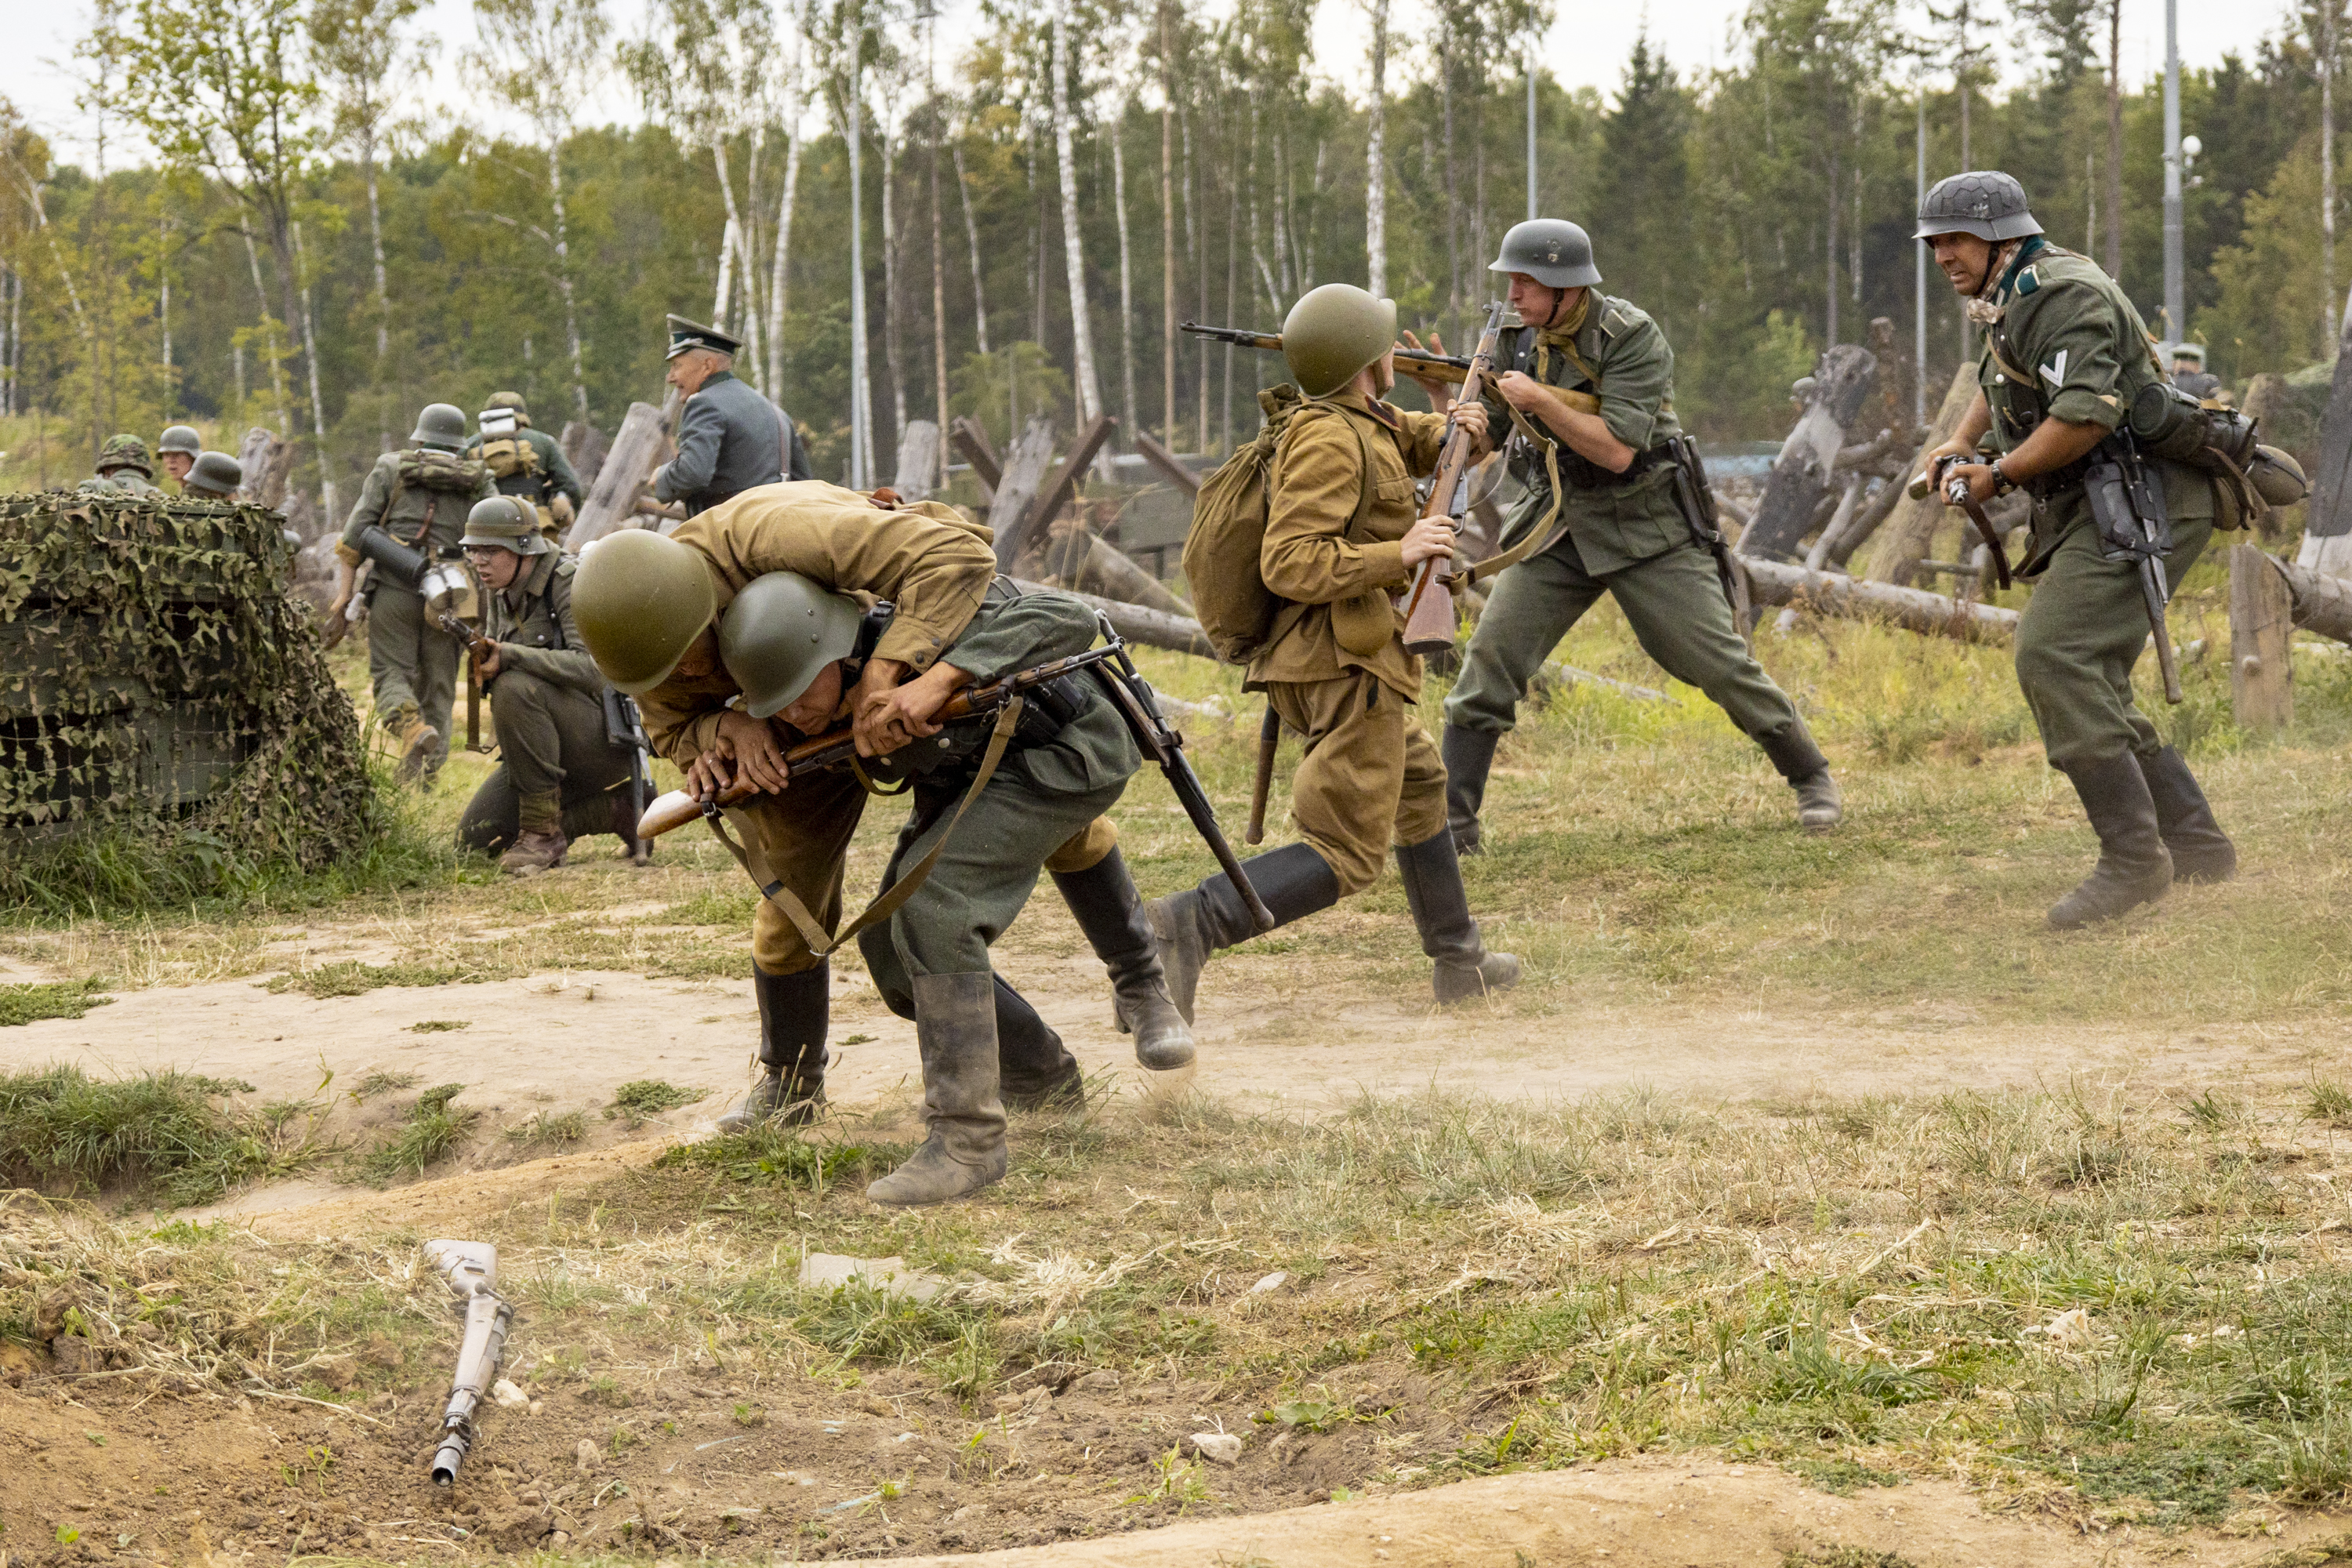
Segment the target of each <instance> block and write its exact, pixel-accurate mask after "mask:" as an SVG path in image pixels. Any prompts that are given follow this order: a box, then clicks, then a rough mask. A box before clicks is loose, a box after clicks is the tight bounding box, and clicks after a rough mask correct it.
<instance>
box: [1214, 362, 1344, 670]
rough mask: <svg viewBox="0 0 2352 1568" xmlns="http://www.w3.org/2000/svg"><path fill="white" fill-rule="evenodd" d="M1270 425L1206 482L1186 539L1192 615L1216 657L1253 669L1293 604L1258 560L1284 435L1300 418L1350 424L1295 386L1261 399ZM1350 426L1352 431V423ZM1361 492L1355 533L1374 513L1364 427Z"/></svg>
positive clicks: (1335, 410)
mask: <svg viewBox="0 0 2352 1568" xmlns="http://www.w3.org/2000/svg"><path fill="white" fill-rule="evenodd" d="M1257 400H1258V405H1259V406H1260V407H1262V408H1264V409H1265V424H1264V425H1263V426H1259V428H1258V433H1257V436H1256V437H1255V439H1253V440H1252V441H1251V442H1250V444H1249V445H1248V446H1246V447H1243V448H1242V449H1241V450H1240V451H1238V452H1235V453H1234V455H1233V456H1232V457H1230V458H1226V459H1225V460H1224V462H1223V463H1222V464H1220V465H1219V466H1218V468H1217V470H1216V471H1215V472H1214V473H1213V474H1211V475H1210V476H1209V477H1208V478H1207V479H1203V480H1202V482H1201V493H1200V494H1199V495H1198V496H1196V497H1194V498H1193V501H1192V531H1191V532H1190V533H1188V534H1186V535H1185V536H1184V558H1183V559H1184V578H1185V581H1186V582H1187V583H1188V584H1190V585H1191V587H1192V613H1193V614H1194V615H1196V616H1199V617H1200V621H1201V630H1202V632H1203V633H1205V634H1206V635H1207V637H1208V639H1209V643H1210V646H1211V647H1214V648H1215V649H1216V650H1217V657H1218V658H1222V659H1223V660H1225V661H1226V662H1227V663H1228V664H1247V663H1248V662H1249V661H1250V659H1251V658H1254V657H1255V655H1256V654H1257V652H1258V650H1259V649H1260V648H1262V647H1265V641H1266V637H1267V635H1268V634H1269V633H1270V632H1271V631H1272V630H1273V627H1274V619H1275V616H1277V615H1279V614H1280V613H1281V611H1282V607H1283V605H1285V604H1286V603H1288V601H1287V600H1285V599H1282V598H1280V597H1278V596H1277V595H1275V594H1274V593H1273V592H1272V591H1271V590H1269V589H1268V588H1267V587H1266V585H1265V575H1264V574H1263V573H1262V571H1261V570H1260V563H1259V556H1260V552H1262V551H1263V550H1264V549H1265V524H1266V517H1267V502H1268V498H1267V494H1266V486H1267V480H1268V478H1269V477H1270V475H1271V474H1272V472H1273V469H1274V457H1275V453H1276V450H1277V449H1278V448H1279V447H1281V445H1282V437H1283V436H1284V435H1285V433H1286V432H1287V431H1288V430H1289V429H1290V427H1291V426H1292V425H1293V424H1294V423H1295V422H1296V421H1297V420H1298V419H1301V418H1304V417H1309V416H1317V415H1329V416H1333V417H1339V418H1344V417H1345V416H1344V415H1341V414H1340V413H1339V409H1338V408H1337V406H1335V405H1332V404H1330V403H1328V402H1326V401H1324V400H1323V399H1321V398H1317V397H1308V396H1307V395H1305V394H1303V393H1301V392H1300V391H1299V390H1298V388H1297V387H1296V386H1291V385H1288V384H1285V385H1282V386H1276V387H1271V388H1269V389H1267V390H1266V391H1264V392H1261V393H1259V394H1258V395H1257ZM1349 427H1350V428H1354V426H1353V423H1352V422H1350V426H1349ZM1356 440H1357V442H1358V443H1359V445H1360V446H1361V447H1362V448H1363V458H1364V462H1363V491H1362V493H1361V494H1360V496H1359V497H1358V498H1357V501H1356V513H1355V515H1354V516H1353V517H1351V518H1349V520H1348V531H1349V533H1350V534H1352V533H1354V532H1355V531H1356V530H1357V529H1359V528H1360V527H1362V526H1363V522H1364V519H1365V518H1366V517H1367V516H1368V515H1370V512H1371V510H1372V447H1371V443H1370V441H1369V440H1366V439H1365V437H1364V433H1363V431H1362V430H1360V429H1357V430H1356Z"/></svg>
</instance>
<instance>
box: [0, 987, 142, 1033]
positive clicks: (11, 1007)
mask: <svg viewBox="0 0 2352 1568" xmlns="http://www.w3.org/2000/svg"><path fill="white" fill-rule="evenodd" d="M104 989H106V986H105V983H104V982H102V981H99V980H69V981H66V982H64V983H62V984H54V985H42V984H35V985H0V1028H6V1027H8V1026H11V1025H16V1024H30V1023H35V1022H37V1021H38V1020H40V1019H43V1018H79V1017H80V1016H82V1015H83V1014H85V1013H87V1012H89V1010H90V1009H91V1008H92V1007H103V1006H105V1005H107V1004H108V1003H110V1002H111V1001H113V1000H114V998H113V997H111V996H101V995H100V994H99V993H100V991H102V990H104Z"/></svg>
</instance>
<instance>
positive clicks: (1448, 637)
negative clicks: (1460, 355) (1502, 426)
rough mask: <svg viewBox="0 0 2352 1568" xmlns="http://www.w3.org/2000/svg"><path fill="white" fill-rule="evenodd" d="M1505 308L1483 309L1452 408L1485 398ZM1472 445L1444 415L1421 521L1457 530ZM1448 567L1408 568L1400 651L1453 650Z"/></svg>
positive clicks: (1444, 562) (1441, 562) (1438, 563)
mask: <svg viewBox="0 0 2352 1568" xmlns="http://www.w3.org/2000/svg"><path fill="white" fill-rule="evenodd" d="M1504 309H1505V308H1504V306H1503V305H1502V304H1501V303H1500V302H1499V301H1498V302H1496V303H1495V304H1493V305H1489V306H1488V307H1486V331H1483V332H1481V333H1480V334H1479V335H1478V352H1477V353H1475V354H1473V355H1471V356H1470V368H1469V371H1468V372H1467V374H1465V375H1464V376H1463V378H1462V391H1461V393H1460V395H1458V396H1457V397H1456V398H1455V399H1454V405H1455V406H1456V407H1457V408H1458V407H1459V406H1461V405H1463V404H1465V403H1473V402H1475V401H1477V400H1478V399H1479V398H1480V397H1482V396H1483V395H1485V394H1486V388H1487V386H1488V385H1489V384H1491V383H1492V382H1493V381H1494V379H1495V346H1496V342H1498V341H1499V340H1500V339H1501V337H1502V335H1503V311H1504ZM1400 357H1402V356H1400ZM1472 446H1473V442H1472V438H1471V435H1470V432H1469V431H1468V430H1466V429H1465V428H1464V427H1463V426H1462V423H1461V421H1460V420H1459V419H1458V418H1455V417H1453V416H1448V418H1447V419H1446V424H1445V445H1444V448H1443V449H1442V450H1441V451H1440V452H1439V454H1438V458H1437V473H1436V475H1435V476H1434V477H1433V479H1431V481H1430V486H1429V500H1427V501H1426V502H1424V503H1423V506H1422V509H1421V515H1422V518H1423V521H1427V520H1428V519H1431V518H1438V517H1442V518H1444V519H1445V521H1446V525H1447V526H1448V527H1450V528H1451V529H1453V531H1454V532H1456V533H1459V532H1461V531H1462V513H1463V512H1464V511H1465V510H1467V500H1468V495H1469V487H1468V485H1467V483H1466V481H1467V479H1469V476H1470V469H1471V468H1472V466H1473V463H1474V461H1475V459H1474V458H1472V456H1471V450H1472ZM1453 565H1454V556H1453V552H1450V551H1449V552H1446V553H1445V554H1443V555H1433V556H1431V557H1429V559H1427V560H1426V561H1423V563H1421V564H1420V565H1418V566H1416V567H1414V568H1413V573H1412V587H1411V588H1410V589H1408V590H1407V591H1406V594H1405V601H1404V650H1405V652H1407V653H1411V654H1422V655H1427V654H1433V653H1439V652H1442V651H1444V649H1446V648H1449V647H1453V646H1454V590H1453V589H1452V588H1451V587H1449V586H1447V584H1446V579H1447V577H1448V575H1449V574H1451V572H1452V569H1453Z"/></svg>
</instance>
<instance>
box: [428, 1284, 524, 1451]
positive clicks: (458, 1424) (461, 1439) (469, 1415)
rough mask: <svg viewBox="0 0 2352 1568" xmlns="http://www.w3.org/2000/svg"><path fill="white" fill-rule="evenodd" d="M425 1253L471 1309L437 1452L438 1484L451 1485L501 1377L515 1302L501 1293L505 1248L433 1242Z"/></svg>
mask: <svg viewBox="0 0 2352 1568" xmlns="http://www.w3.org/2000/svg"><path fill="white" fill-rule="evenodd" d="M425 1257H426V1258H428V1259H429V1260H431V1262H432V1264H433V1268H434V1271H435V1272H436V1273H437V1274H439V1275H440V1276H441V1277H442V1278H443V1279H446V1280H447V1281H448V1282H449V1289H452V1290H454V1291H456V1292H457V1299H458V1300H460V1301H462V1302H463V1303H465V1308H466V1337H465V1339H464V1341H463V1342H460V1343H459V1345H458V1347H457V1374H456V1375H455V1376H453V1377H452V1378H450V1380H449V1407H448V1409H447V1410H446V1411H445V1412H443V1413H442V1416H441V1446H440V1447H437V1448H436V1449H435V1450H434V1451H433V1484H434V1485H435V1486H436V1487H446V1486H449V1485H451V1484H452V1483H454V1482H455V1481H456V1480H457V1468H458V1467H459V1466H460V1465H463V1464H464V1463H465V1462H466V1452H467V1449H469V1448H471V1447H473V1446H474V1436H475V1434H474V1416H475V1414H476V1413H477V1412H478V1411H479V1410H480V1409H481V1407H482V1401H483V1400H485V1399H487V1398H488V1397H489V1394H490V1385H491V1384H493V1383H496V1382H497V1381H498V1376H499V1360H500V1358H501V1357H503V1356H504V1355H505V1353H506V1347H507V1330H508V1328H509V1326H511V1325H512V1324H513V1322H514V1304H513V1303H512V1302H510V1301H509V1300H507V1299H506V1298H505V1297H503V1296H501V1295H499V1249H498V1248H497V1247H493V1246H492V1245H490V1244H489V1243H488V1242H487V1241H428V1242H426V1243H425Z"/></svg>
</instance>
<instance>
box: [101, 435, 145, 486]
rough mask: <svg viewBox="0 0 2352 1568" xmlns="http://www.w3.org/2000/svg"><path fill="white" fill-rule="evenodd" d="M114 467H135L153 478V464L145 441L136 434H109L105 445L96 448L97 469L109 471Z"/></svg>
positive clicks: (102, 472)
mask: <svg viewBox="0 0 2352 1568" xmlns="http://www.w3.org/2000/svg"><path fill="white" fill-rule="evenodd" d="M116 468H136V469H138V470H139V471H140V472H141V473H142V474H144V475H146V476H147V477H148V478H149V479H153V478H154V477H155V465H154V464H153V463H152V462H151V461H150V460H149V459H148V457H147V443H146V442H144V441H142V440H141V439H140V438H139V437H136V436H109V437H107V438H106V445H105V446H103V447H100V448H99V449H98V471H99V472H100V473H101V474H104V473H110V472H112V471H113V470H114V469H116Z"/></svg>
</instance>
